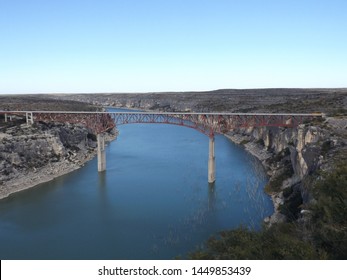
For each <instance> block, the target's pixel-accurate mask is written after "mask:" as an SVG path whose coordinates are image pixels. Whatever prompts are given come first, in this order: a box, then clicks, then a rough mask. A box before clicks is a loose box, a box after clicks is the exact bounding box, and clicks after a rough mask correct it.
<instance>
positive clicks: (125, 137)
mask: <svg viewBox="0 0 347 280" xmlns="http://www.w3.org/2000/svg"><path fill="white" fill-rule="evenodd" d="M119 132H120V134H119V137H118V139H117V140H116V141H113V142H112V143H110V144H109V145H108V146H107V154H106V157H107V171H106V172H105V173H102V174H98V172H97V162H96V158H95V159H93V160H91V161H90V162H88V163H87V164H86V165H85V166H84V167H83V168H81V169H79V170H76V171H74V172H72V173H70V174H68V175H65V176H61V177H59V178H56V179H55V180H53V181H51V182H48V183H44V184H41V185H39V186H37V187H35V188H32V189H29V190H26V191H23V192H20V193H17V194H14V195H11V196H10V197H9V198H6V199H3V200H0V258H1V259H172V258H175V257H178V256H180V257H181V258H186V254H187V253H188V252H189V251H192V250H194V249H197V248H200V247H201V246H203V244H204V242H205V241H206V240H207V239H208V238H209V237H210V236H211V235H213V234H215V233H218V232H219V231H221V230H225V229H231V228H235V227H237V226H239V225H241V224H242V225H245V226H247V227H250V228H254V229H258V228H259V227H260V225H261V223H262V220H263V218H264V217H266V216H268V215H270V214H271V213H272V212H273V206H272V203H271V200H270V198H269V197H268V196H267V195H266V194H265V193H264V191H263V188H264V185H265V183H266V177H265V175H264V172H263V170H262V167H261V166H260V164H259V162H257V161H256V160H255V159H254V158H253V157H252V156H250V155H249V154H247V153H246V152H245V151H244V150H243V149H242V148H240V147H239V146H237V145H234V144H233V143H231V142H230V141H229V140H228V139H226V138H225V137H224V136H221V135H217V136H216V142H215V148H216V152H215V154H216V168H217V171H216V183H215V184H214V185H213V186H211V185H209V184H208V183H207V160H208V137H207V136H205V135H203V134H201V133H199V132H197V131H195V130H193V129H190V128H185V127H180V126H173V125H160V124H131V125H124V126H120V127H119Z"/></svg>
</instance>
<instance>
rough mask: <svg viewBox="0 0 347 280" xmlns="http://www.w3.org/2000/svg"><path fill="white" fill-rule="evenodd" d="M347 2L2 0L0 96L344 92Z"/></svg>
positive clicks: (306, 0)
mask: <svg viewBox="0 0 347 280" xmlns="http://www.w3.org/2000/svg"><path fill="white" fill-rule="evenodd" d="M346 15H347V1H346V0H325V1H323V0H113V1H112V0H0V93H3V94H6V93H82V92H85V93H88V92H96V93H101V92H157V91H205V90H214V89H221V88H288V87H289V88H290V87H295V88H299V87H305V88H307V87H314V88H320V87H347V16H346Z"/></svg>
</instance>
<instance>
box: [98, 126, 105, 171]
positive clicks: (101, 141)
mask: <svg viewBox="0 0 347 280" xmlns="http://www.w3.org/2000/svg"><path fill="white" fill-rule="evenodd" d="M97 140H98V171H99V172H102V171H105V170H106V153H105V137H104V135H103V134H100V133H99V134H98V135H97Z"/></svg>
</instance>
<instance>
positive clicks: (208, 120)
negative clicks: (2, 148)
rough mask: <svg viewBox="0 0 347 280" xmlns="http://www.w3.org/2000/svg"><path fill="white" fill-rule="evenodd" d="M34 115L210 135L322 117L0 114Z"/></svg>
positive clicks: (96, 126)
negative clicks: (167, 126) (146, 125)
mask: <svg viewBox="0 0 347 280" xmlns="http://www.w3.org/2000/svg"><path fill="white" fill-rule="evenodd" d="M28 113H30V115H32V116H33V121H35V122H37V121H41V122H46V123H49V122H55V123H70V124H81V125H84V126H86V127H88V128H89V129H90V130H91V131H93V132H94V133H96V134H98V133H103V132H105V131H108V130H111V129H113V128H115V127H117V126H119V125H124V124H135V123H161V124H172V125H179V126H185V127H189V128H193V129H196V130H198V131H200V132H202V133H204V134H206V135H208V136H213V135H214V133H220V134H223V133H226V132H228V131H230V130H233V129H237V128H247V127H261V126H273V127H296V126H298V125H299V124H302V123H303V122H304V121H305V120H311V119H313V118H316V117H322V114H319V113H315V114H266V113H264V114H260V113H255V114H242V113H179V112H171V113H168V112H61V111H53V112H52V111H30V112H26V111H13V112H10V111H1V112H0V115H5V114H6V115H17V116H21V115H23V116H28Z"/></svg>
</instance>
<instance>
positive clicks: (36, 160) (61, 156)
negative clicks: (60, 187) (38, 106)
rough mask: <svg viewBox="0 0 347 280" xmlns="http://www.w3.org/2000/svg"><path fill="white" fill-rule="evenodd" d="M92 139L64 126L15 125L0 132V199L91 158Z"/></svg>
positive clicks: (81, 130) (82, 131) (82, 130)
mask: <svg viewBox="0 0 347 280" xmlns="http://www.w3.org/2000/svg"><path fill="white" fill-rule="evenodd" d="M95 150H96V137H95V135H93V134H91V133H90V132H89V131H88V130H87V129H86V128H85V127H82V126H80V125H68V124H43V123H35V124H34V125H32V126H29V125H27V124H17V125H13V126H11V127H7V128H2V132H0V198H4V197H6V196H8V195H9V194H11V193H13V192H17V191H20V190H23V189H26V188H29V187H32V186H34V185H37V184H39V183H42V182H45V181H49V180H51V179H53V178H55V177H58V176H60V175H63V174H66V173H68V172H71V171H72V170H75V169H77V168H79V167H80V166H82V165H83V164H84V163H85V162H86V161H88V160H89V159H91V158H92V157H93V156H94V155H95Z"/></svg>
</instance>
